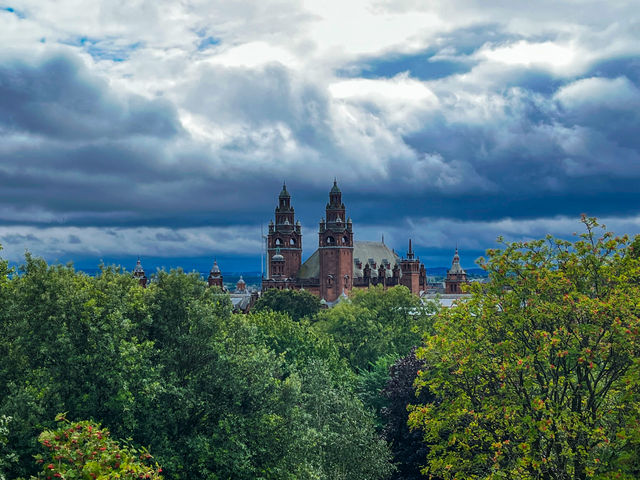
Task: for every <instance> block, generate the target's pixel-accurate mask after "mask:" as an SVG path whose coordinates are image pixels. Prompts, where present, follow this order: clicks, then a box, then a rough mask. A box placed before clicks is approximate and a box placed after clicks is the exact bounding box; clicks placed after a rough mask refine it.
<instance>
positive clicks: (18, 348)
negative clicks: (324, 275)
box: [0, 255, 392, 480]
mask: <svg viewBox="0 0 640 480" xmlns="http://www.w3.org/2000/svg"><path fill="white" fill-rule="evenodd" d="M0 273H1V275H0V307H2V308H0V354H1V356H0V415H3V414H4V415H10V416H12V417H13V421H12V424H11V429H10V431H9V432H8V434H7V447H6V448H7V455H16V456H17V458H19V462H18V463H15V464H14V463H11V464H9V465H8V466H6V470H7V476H8V478H16V477H19V476H20V477H28V476H29V475H33V474H36V470H35V465H34V464H33V462H32V461H31V459H32V457H33V455H36V454H37V453H38V452H39V451H40V448H41V447H40V445H38V443H37V436H38V433H40V432H42V431H43V430H46V431H48V432H58V434H57V435H54V437H53V438H54V439H55V436H60V435H59V433H60V432H59V430H60V428H61V427H56V426H55V424H54V423H53V422H52V420H51V419H52V418H54V416H55V414H56V413H57V412H60V411H66V412H68V413H67V418H69V419H74V420H77V419H90V420H89V421H90V422H91V424H92V425H93V424H95V423H98V422H99V423H101V424H102V425H104V428H103V427H99V430H100V431H101V432H102V435H103V438H104V437H105V435H104V431H105V430H108V431H110V432H112V434H113V435H114V437H116V438H131V441H132V442H135V443H136V444H138V445H148V446H149V448H150V450H151V451H153V452H154V455H155V458H156V459H157V461H158V462H159V463H160V464H161V465H162V466H163V470H164V471H163V475H164V476H165V477H166V478H170V479H176V480H177V479H192V478H206V479H212V480H215V479H227V478H234V479H240V480H243V479H247V480H249V479H251V480H253V479H265V480H266V479H297V478H309V479H327V480H329V479H339V478H345V479H346V478H362V479H372V480H373V479H382V478H385V476H386V475H387V474H388V473H389V471H390V470H391V468H392V466H391V464H390V462H389V450H388V447H387V446H386V444H385V442H384V441H382V440H381V439H380V438H379V437H378V436H377V435H376V432H375V429H374V425H373V423H374V422H373V418H372V415H371V414H370V412H369V411H368V410H367V409H366V407H365V406H364V405H363V404H362V402H361V400H360V399H359V398H358V396H357V395H356V393H355V392H354V388H353V385H354V383H355V375H354V374H353V373H352V372H351V371H350V370H349V369H348V368H346V366H345V362H344V360H343V359H341V358H340V357H339V355H338V353H337V348H336V347H335V346H334V345H333V343H332V341H331V339H330V338H329V337H328V336H326V335H325V334H323V333H322V332H318V331H316V330H315V329H313V328H312V327H310V326H309V325H308V323H307V322H294V321H292V320H291V319H290V318H289V317H288V316H287V315H284V314H281V313H274V312H272V311H269V312H267V311H263V312H257V313H255V314H253V315H250V316H244V315H233V314H232V312H231V304H230V302H229V299H228V297H226V296H224V295H220V294H219V292H217V291H215V290H214V289H209V288H207V287H206V284H205V283H204V282H203V281H202V280H201V279H200V278H199V277H198V276H197V275H190V274H185V273H184V272H182V271H181V270H175V271H171V272H160V273H159V274H158V277H157V282H153V283H152V284H150V285H149V286H148V288H147V289H143V288H141V287H140V286H139V285H138V283H137V282H136V281H135V279H132V278H131V277H130V276H129V275H127V274H124V273H123V272H121V271H119V270H118V269H113V268H103V270H102V272H101V273H100V275H98V276H96V277H89V276H87V275H84V274H82V273H78V272H75V271H74V269H73V268H72V266H60V265H55V266H48V265H47V264H46V263H45V262H44V261H43V260H42V259H38V258H34V257H32V256H30V255H27V257H26V261H25V264H24V266H22V267H21V269H20V272H19V274H11V271H10V270H9V268H8V266H7V264H6V262H2V261H0ZM82 425H86V426H88V425H90V423H83V424H82ZM65 428H66V429H67V430H68V429H69V428H70V427H68V426H67V427H65ZM83 428H84V427H83ZM92 428H93V429H94V430H93V431H94V432H95V428H97V427H92ZM84 431H85V430H83V432H84ZM67 434H69V435H70V432H68V431H67ZM47 435H49V434H47ZM42 438H44V437H42ZM74 438H75V437H74ZM46 439H47V440H48V441H49V442H50V443H51V444H52V445H53V444H54V442H53V441H52V440H51V438H49V436H47V438H46ZM66 440H67V439H66V437H65V436H64V434H62V436H61V440H60V441H62V442H64V441H66ZM75 440H78V441H80V439H79V438H75ZM95 440H96V439H95V437H92V438H91V441H95ZM98 440H100V439H98ZM83 441H84V440H83ZM86 441H89V439H88V438H87V439H86ZM56 446H59V447H60V448H61V449H62V448H66V447H63V445H62V444H59V445H58V444H56ZM103 446H104V447H105V448H106V450H105V452H106V451H110V448H111V446H110V445H103ZM88 448H89V447H88ZM99 448H102V447H99ZM121 448H124V447H121ZM91 451H92V452H93V451H96V452H100V451H101V450H99V449H98V450H95V449H93V450H91ZM5 458H8V457H7V456H5ZM96 458H101V459H102V457H101V456H99V455H96ZM105 461H106V460H105ZM109 461H110V460H109ZM74 462H75V461H74ZM49 463H54V465H57V464H56V463H55V462H51V461H49ZM49 463H47V464H46V466H48V465H49ZM74 465H75V463H74ZM87 465H88V464H87ZM110 465H111V464H110ZM111 466H112V468H113V465H111ZM55 468H56V470H55V472H54V474H55V473H60V471H59V470H58V469H57V468H58V467H55ZM83 468H84V467H83ZM87 468H89V467H87ZM91 468H93V467H91ZM49 470H51V469H49ZM71 471H72V470H66V471H65V473H64V475H66V478H72V477H71V476H69V475H71V473H70V472H71ZM91 472H93V473H96V472H95V471H94V470H91ZM91 472H89V473H91ZM50 473H51V472H50ZM156 473H157V472H156ZM60 474H61V475H63V474H62V473H60ZM83 475H84V474H83ZM96 475H97V473H96ZM145 475H146V474H145ZM78 478H81V477H78ZM105 478H106V477H105Z"/></svg>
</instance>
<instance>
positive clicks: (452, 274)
mask: <svg viewBox="0 0 640 480" xmlns="http://www.w3.org/2000/svg"><path fill="white" fill-rule="evenodd" d="M465 283H469V282H468V280H467V272H465V271H464V269H463V268H462V267H461V266H460V255H458V247H456V251H455V253H454V254H453V260H452V261H451V268H450V269H449V271H448V272H447V278H446V279H445V281H444V285H445V293H451V294H461V293H463V292H462V284H465Z"/></svg>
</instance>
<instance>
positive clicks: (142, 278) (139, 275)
mask: <svg viewBox="0 0 640 480" xmlns="http://www.w3.org/2000/svg"><path fill="white" fill-rule="evenodd" d="M132 276H133V278H135V279H136V280H138V283H139V284H140V285H141V286H142V288H147V277H146V275H145V274H144V268H142V264H141V263H140V257H138V261H137V262H136V266H135V268H134V269H133V275H132Z"/></svg>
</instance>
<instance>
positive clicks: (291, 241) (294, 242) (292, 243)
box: [289, 238, 296, 247]
mask: <svg viewBox="0 0 640 480" xmlns="http://www.w3.org/2000/svg"><path fill="white" fill-rule="evenodd" d="M289 245H291V246H292V247H295V246H296V239H295V238H292V239H291V240H289Z"/></svg>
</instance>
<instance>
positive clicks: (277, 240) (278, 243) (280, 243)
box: [276, 238, 282, 247]
mask: <svg viewBox="0 0 640 480" xmlns="http://www.w3.org/2000/svg"><path fill="white" fill-rule="evenodd" d="M281 246H282V239H281V238H276V247H281Z"/></svg>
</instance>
